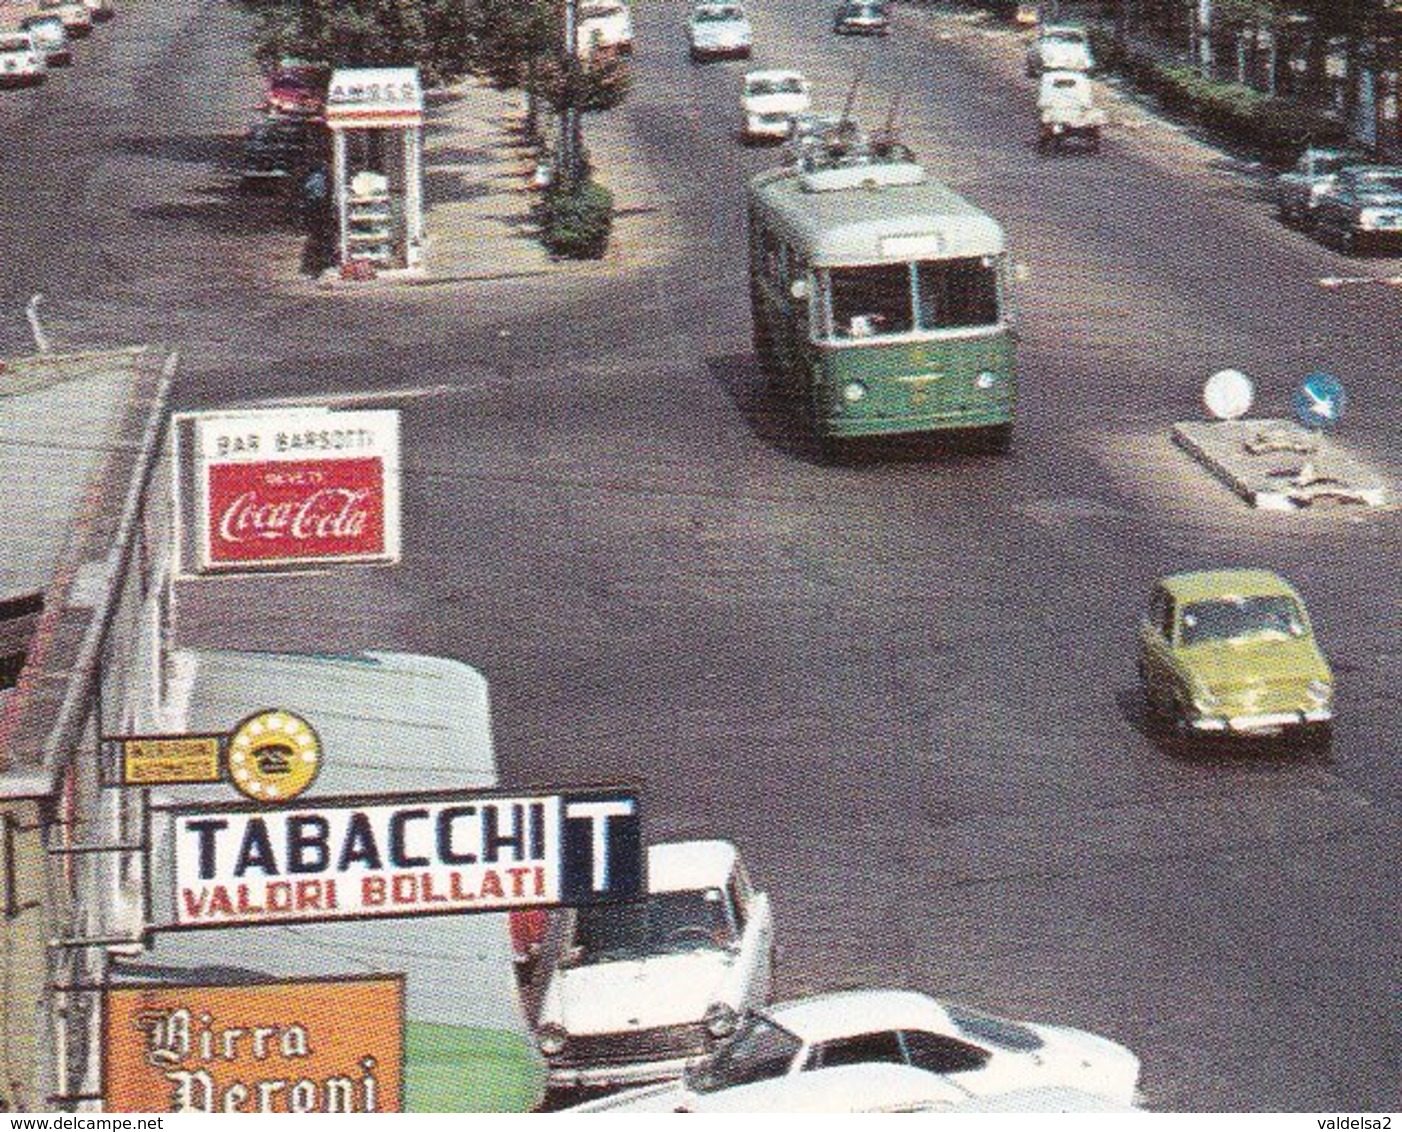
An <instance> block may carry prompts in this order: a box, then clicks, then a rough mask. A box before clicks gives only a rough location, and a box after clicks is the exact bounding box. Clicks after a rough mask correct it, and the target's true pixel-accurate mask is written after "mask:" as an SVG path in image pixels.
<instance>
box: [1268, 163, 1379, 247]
mask: <svg viewBox="0 0 1402 1132" xmlns="http://www.w3.org/2000/svg"><path fill="white" fill-rule="evenodd" d="M1371 164H1372V159H1371V158H1370V157H1369V156H1368V155H1367V154H1366V153H1364V152H1363V151H1362V150H1357V149H1326V148H1320V147H1317V146H1310V147H1309V148H1308V149H1306V150H1305V151H1304V152H1303V153H1302V154H1300V156H1299V158H1298V160H1296V162H1295V165H1294V167H1293V168H1292V169H1290V170H1289V171H1288V172H1285V173H1282V174H1281V175H1280V176H1279V177H1277V178H1276V179H1275V201H1276V208H1277V209H1278V210H1279V212H1280V218H1281V219H1282V220H1283V221H1285V223H1287V224H1298V225H1300V226H1302V227H1306V228H1308V227H1311V226H1313V224H1314V220H1315V216H1314V212H1315V208H1316V207H1317V206H1318V204H1319V198H1320V197H1321V196H1323V195H1324V194H1325V193H1326V192H1328V191H1329V187H1330V186H1331V185H1332V184H1333V183H1334V178H1335V177H1336V176H1337V175H1338V173H1339V170H1341V169H1345V168H1348V167H1349V166H1352V165H1371Z"/></svg>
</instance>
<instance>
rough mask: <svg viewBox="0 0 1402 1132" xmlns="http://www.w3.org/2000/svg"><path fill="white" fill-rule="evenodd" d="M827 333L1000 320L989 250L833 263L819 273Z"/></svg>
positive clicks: (959, 326)
mask: <svg viewBox="0 0 1402 1132" xmlns="http://www.w3.org/2000/svg"><path fill="white" fill-rule="evenodd" d="M820 277H821V279H822V281H823V284H824V286H825V287H826V290H827V293H828V302H829V310H830V311H831V318H832V322H831V334H830V336H831V337H833V338H838V339H855V338H882V337H889V336H892V335H898V334H909V333H911V332H912V331H913V330H922V331H936V330H967V329H975V328H978V327H986V326H995V325H997V324H998V322H999V308H998V268H997V261H996V259H995V258H994V257H992V256H975V257H968V258H961V259H941V260H924V261H921V262H919V263H914V264H911V263H883V264H873V265H870V266H863V267H834V268H829V269H827V270H826V271H823V272H821V273H820Z"/></svg>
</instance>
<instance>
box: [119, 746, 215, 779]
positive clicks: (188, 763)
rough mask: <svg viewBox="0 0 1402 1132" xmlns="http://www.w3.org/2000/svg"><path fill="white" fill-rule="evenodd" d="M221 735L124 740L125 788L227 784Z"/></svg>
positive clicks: (123, 766) (123, 772)
mask: <svg viewBox="0 0 1402 1132" xmlns="http://www.w3.org/2000/svg"><path fill="white" fill-rule="evenodd" d="M222 741H223V736H221V735H170V736H164V737H161V738H148V739H140V738H136V739H123V740H122V784H123V785H124V786H175V785H178V784H188V783H203V782H220V781H222V780H223V777H224V775H223V768H222V766H221V758H220V748H221V746H222Z"/></svg>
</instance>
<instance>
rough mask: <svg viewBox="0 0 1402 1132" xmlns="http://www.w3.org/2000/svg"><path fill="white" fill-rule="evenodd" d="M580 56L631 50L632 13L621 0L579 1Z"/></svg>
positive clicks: (627, 52)
mask: <svg viewBox="0 0 1402 1132" xmlns="http://www.w3.org/2000/svg"><path fill="white" fill-rule="evenodd" d="M576 42H577V43H578V45H579V54H580V57H581V58H585V59H587V58H589V57H590V56H592V55H594V54H595V53H599V52H602V53H605V54H607V53H609V52H616V53H617V54H619V55H631V54H632V53H633V14H632V13H631V12H630V11H629V10H628V5H627V4H624V3H622V2H621V0H581V3H580V5H579V27H578V38H577V40H576Z"/></svg>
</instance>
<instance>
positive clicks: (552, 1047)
mask: <svg viewBox="0 0 1402 1132" xmlns="http://www.w3.org/2000/svg"><path fill="white" fill-rule="evenodd" d="M567 1041H569V1034H567V1033H566V1032H565V1028H564V1027H563V1026H556V1025H555V1024H554V1023H551V1022H547V1023H546V1024H545V1025H544V1026H542V1027H541V1028H540V1029H539V1030H537V1031H536V1035H535V1044H536V1045H538V1046H539V1047H540V1052H541V1053H543V1054H545V1056H546V1057H554V1056H555V1055H556V1054H558V1053H559V1052H560V1051H561V1050H563V1049H564V1048H565V1042H567Z"/></svg>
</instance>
